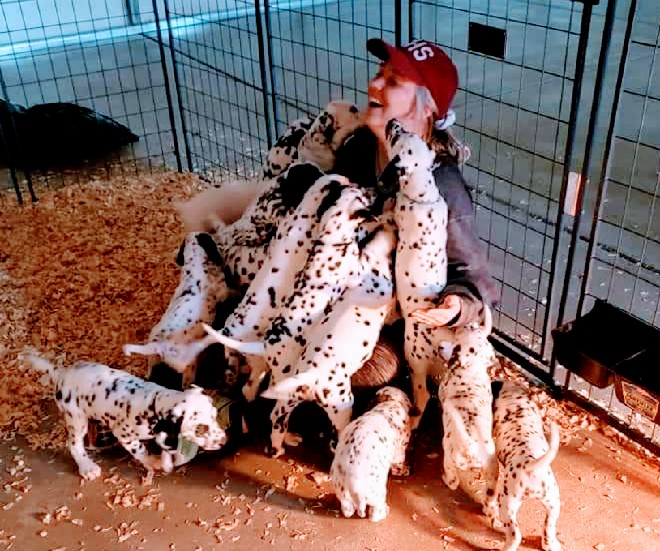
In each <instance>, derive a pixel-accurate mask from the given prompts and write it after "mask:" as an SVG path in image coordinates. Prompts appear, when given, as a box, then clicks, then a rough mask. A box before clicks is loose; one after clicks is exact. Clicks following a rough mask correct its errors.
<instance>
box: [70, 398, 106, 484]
mask: <svg viewBox="0 0 660 551" xmlns="http://www.w3.org/2000/svg"><path fill="white" fill-rule="evenodd" d="M64 419H65V423H66V432H67V438H66V442H67V447H68V448H69V452H70V453H71V457H73V460H74V461H75V462H76V465H78V472H79V473H80V476H82V477H83V478H84V479H85V480H94V479H95V478H98V477H99V476H101V467H100V466H99V465H97V464H96V463H94V461H92V458H91V457H89V455H88V454H87V450H85V434H87V417H86V416H85V415H84V414H83V413H82V412H80V411H70V410H64Z"/></svg>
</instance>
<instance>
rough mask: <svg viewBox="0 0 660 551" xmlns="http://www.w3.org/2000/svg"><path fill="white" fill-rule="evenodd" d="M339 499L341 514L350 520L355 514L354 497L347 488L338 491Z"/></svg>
mask: <svg viewBox="0 0 660 551" xmlns="http://www.w3.org/2000/svg"><path fill="white" fill-rule="evenodd" d="M337 499H339V503H340V504H341V514H342V515H344V516H345V517H346V518H350V517H352V516H353V515H354V514H355V501H353V496H352V495H351V492H349V491H348V490H347V489H346V488H342V489H341V490H338V491H337Z"/></svg>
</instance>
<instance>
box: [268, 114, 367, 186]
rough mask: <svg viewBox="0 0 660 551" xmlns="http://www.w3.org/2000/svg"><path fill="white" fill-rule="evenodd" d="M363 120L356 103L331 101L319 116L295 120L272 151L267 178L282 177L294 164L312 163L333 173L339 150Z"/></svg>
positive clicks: (270, 152)
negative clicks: (297, 162) (299, 162)
mask: <svg viewBox="0 0 660 551" xmlns="http://www.w3.org/2000/svg"><path fill="white" fill-rule="evenodd" d="M361 120H362V118H361V115H360V112H359V109H358V107H357V105H355V104H354V103H350V102H346V101H331V102H330V103H328V105H326V106H325V108H324V109H323V110H322V111H321V113H319V115H318V116H316V117H312V116H308V117H304V118H301V119H298V120H296V121H294V122H293V123H291V124H290V125H289V126H288V127H287V129H286V130H285V132H284V134H283V135H282V136H281V137H280V138H279V139H278V140H277V142H275V145H274V146H273V147H272V148H271V149H270V151H269V152H268V155H267V156H266V162H265V166H264V176H265V177H266V178H273V177H275V176H278V175H280V174H282V173H283V172H284V171H285V170H286V169H287V168H288V167H289V166H290V165H291V164H292V163H293V162H294V161H303V162H312V163H315V164H317V165H318V166H319V167H320V168H321V170H323V171H327V170H330V169H331V168H332V167H333V166H334V165H335V153H336V151H337V149H338V148H339V146H340V145H341V144H342V143H343V141H344V139H345V138H346V137H347V136H348V135H349V134H350V133H351V132H353V130H355V129H356V128H357V127H358V126H359V125H360V124H361Z"/></svg>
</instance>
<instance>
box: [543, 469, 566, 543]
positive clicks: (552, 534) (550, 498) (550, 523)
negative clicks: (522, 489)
mask: <svg viewBox="0 0 660 551" xmlns="http://www.w3.org/2000/svg"><path fill="white" fill-rule="evenodd" d="M544 484H545V495H544V496H543V497H542V498H541V501H542V502H543V505H544V506H545V510H546V511H547V517H546V520H545V530H544V533H543V544H542V547H543V550H544V551H561V543H559V540H558V539H557V521H558V520H559V510H560V507H561V505H560V503H561V501H560V497H559V487H558V486H557V481H556V480H554V478H553V479H552V480H548V481H545V482H544Z"/></svg>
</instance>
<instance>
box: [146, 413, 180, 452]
mask: <svg viewBox="0 0 660 551" xmlns="http://www.w3.org/2000/svg"><path fill="white" fill-rule="evenodd" d="M182 421H183V417H181V416H177V417H175V416H172V417H167V418H162V419H158V421H156V424H155V425H154V428H153V432H154V434H162V435H164V438H163V437H161V438H160V441H159V442H158V443H159V444H160V445H161V446H162V447H164V448H167V449H171V450H174V449H176V448H177V446H178V445H179V435H180V434H181V424H182Z"/></svg>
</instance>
